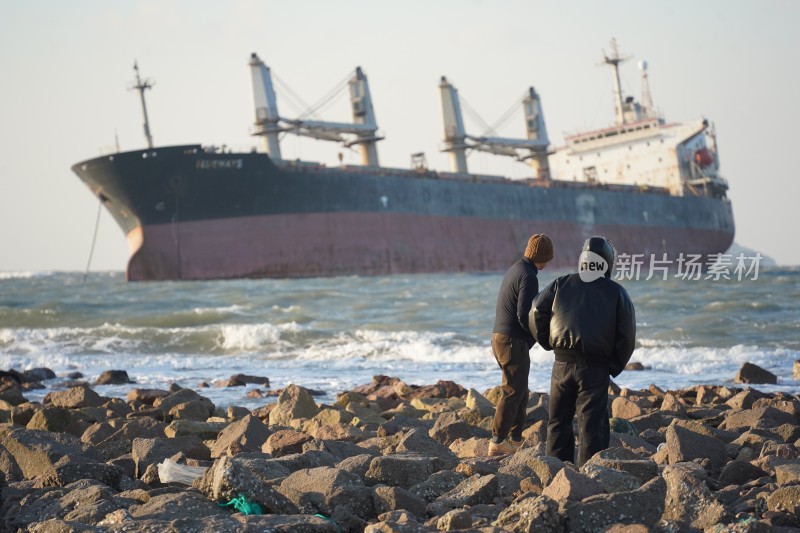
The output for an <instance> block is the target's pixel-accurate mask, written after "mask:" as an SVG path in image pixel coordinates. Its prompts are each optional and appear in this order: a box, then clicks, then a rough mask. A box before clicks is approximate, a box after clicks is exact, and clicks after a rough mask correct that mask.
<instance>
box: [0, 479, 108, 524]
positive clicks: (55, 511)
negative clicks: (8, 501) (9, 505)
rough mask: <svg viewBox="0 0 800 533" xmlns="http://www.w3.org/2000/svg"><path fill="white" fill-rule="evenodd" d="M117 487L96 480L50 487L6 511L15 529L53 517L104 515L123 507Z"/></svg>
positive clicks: (77, 517)
mask: <svg viewBox="0 0 800 533" xmlns="http://www.w3.org/2000/svg"><path fill="white" fill-rule="evenodd" d="M114 494H115V491H114V490H112V489H110V488H109V487H107V486H105V485H103V484H102V483H100V482H99V481H95V480H89V479H86V480H81V481H78V482H75V483H71V484H69V485H67V486H65V487H59V488H55V489H53V488H47V489H43V490H41V491H36V492H34V493H31V494H29V495H28V496H26V497H25V498H24V499H23V500H22V501H21V502H20V506H19V508H18V509H17V511H16V512H11V513H8V514H7V515H6V518H7V519H8V526H10V528H11V529H10V530H11V531H15V530H16V528H20V529H22V530H25V526H27V525H28V524H31V523H34V522H43V521H45V520H49V519H63V520H67V521H69V520H77V521H81V520H87V521H88V520H92V521H94V523H96V522H99V521H100V520H102V518H103V517H104V516H105V515H106V514H108V513H110V512H112V511H115V510H116V509H118V508H119V506H118V505H117V504H116V503H115V502H114V498H113V497H114Z"/></svg>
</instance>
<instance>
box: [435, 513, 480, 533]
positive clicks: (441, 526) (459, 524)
mask: <svg viewBox="0 0 800 533" xmlns="http://www.w3.org/2000/svg"><path fill="white" fill-rule="evenodd" d="M471 527H472V515H471V514H469V511H467V510H466V509H453V510H452V511H448V512H446V513H445V514H443V515H442V516H440V517H439V518H437V519H436V529H438V530H439V531H455V530H458V529H470V528H471Z"/></svg>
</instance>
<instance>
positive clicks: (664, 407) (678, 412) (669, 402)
mask: <svg viewBox="0 0 800 533" xmlns="http://www.w3.org/2000/svg"><path fill="white" fill-rule="evenodd" d="M660 410H661V411H662V412H664V413H670V414H673V415H675V416H679V417H686V405H684V403H683V401H681V399H680V398H679V397H678V396H676V395H675V394H672V393H671V392H668V393H666V394H665V395H664V399H663V400H662V401H661V408H660Z"/></svg>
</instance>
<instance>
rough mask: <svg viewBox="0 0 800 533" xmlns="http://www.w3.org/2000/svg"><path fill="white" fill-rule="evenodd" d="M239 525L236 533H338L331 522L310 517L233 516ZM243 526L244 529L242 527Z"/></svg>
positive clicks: (317, 517)
mask: <svg viewBox="0 0 800 533" xmlns="http://www.w3.org/2000/svg"><path fill="white" fill-rule="evenodd" d="M235 519H236V520H237V521H238V522H239V523H240V526H239V527H240V529H239V530H238V531H252V532H257V531H264V532H267V531H269V532H274V533H338V532H339V527H338V526H337V525H336V524H335V523H334V522H333V521H331V520H326V519H325V518H320V517H319V516H310V515H299V514H296V515H243V514H238V515H235ZM242 526H244V527H242Z"/></svg>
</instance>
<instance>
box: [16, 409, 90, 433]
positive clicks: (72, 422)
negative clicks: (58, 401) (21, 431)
mask: <svg viewBox="0 0 800 533" xmlns="http://www.w3.org/2000/svg"><path fill="white" fill-rule="evenodd" d="M25 427H27V428H28V429H41V430H43V431H51V432H54V433H62V432H66V433H71V434H73V435H75V436H80V435H82V434H83V430H82V428H81V426H80V425H79V424H78V421H77V420H76V419H75V417H73V416H72V412H71V411H70V410H68V409H64V408H63V407H43V408H42V409H39V410H37V411H36V412H35V413H33V416H32V417H31V419H30V420H29V421H28V423H27V424H26V425H25ZM84 427H85V426H84Z"/></svg>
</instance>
